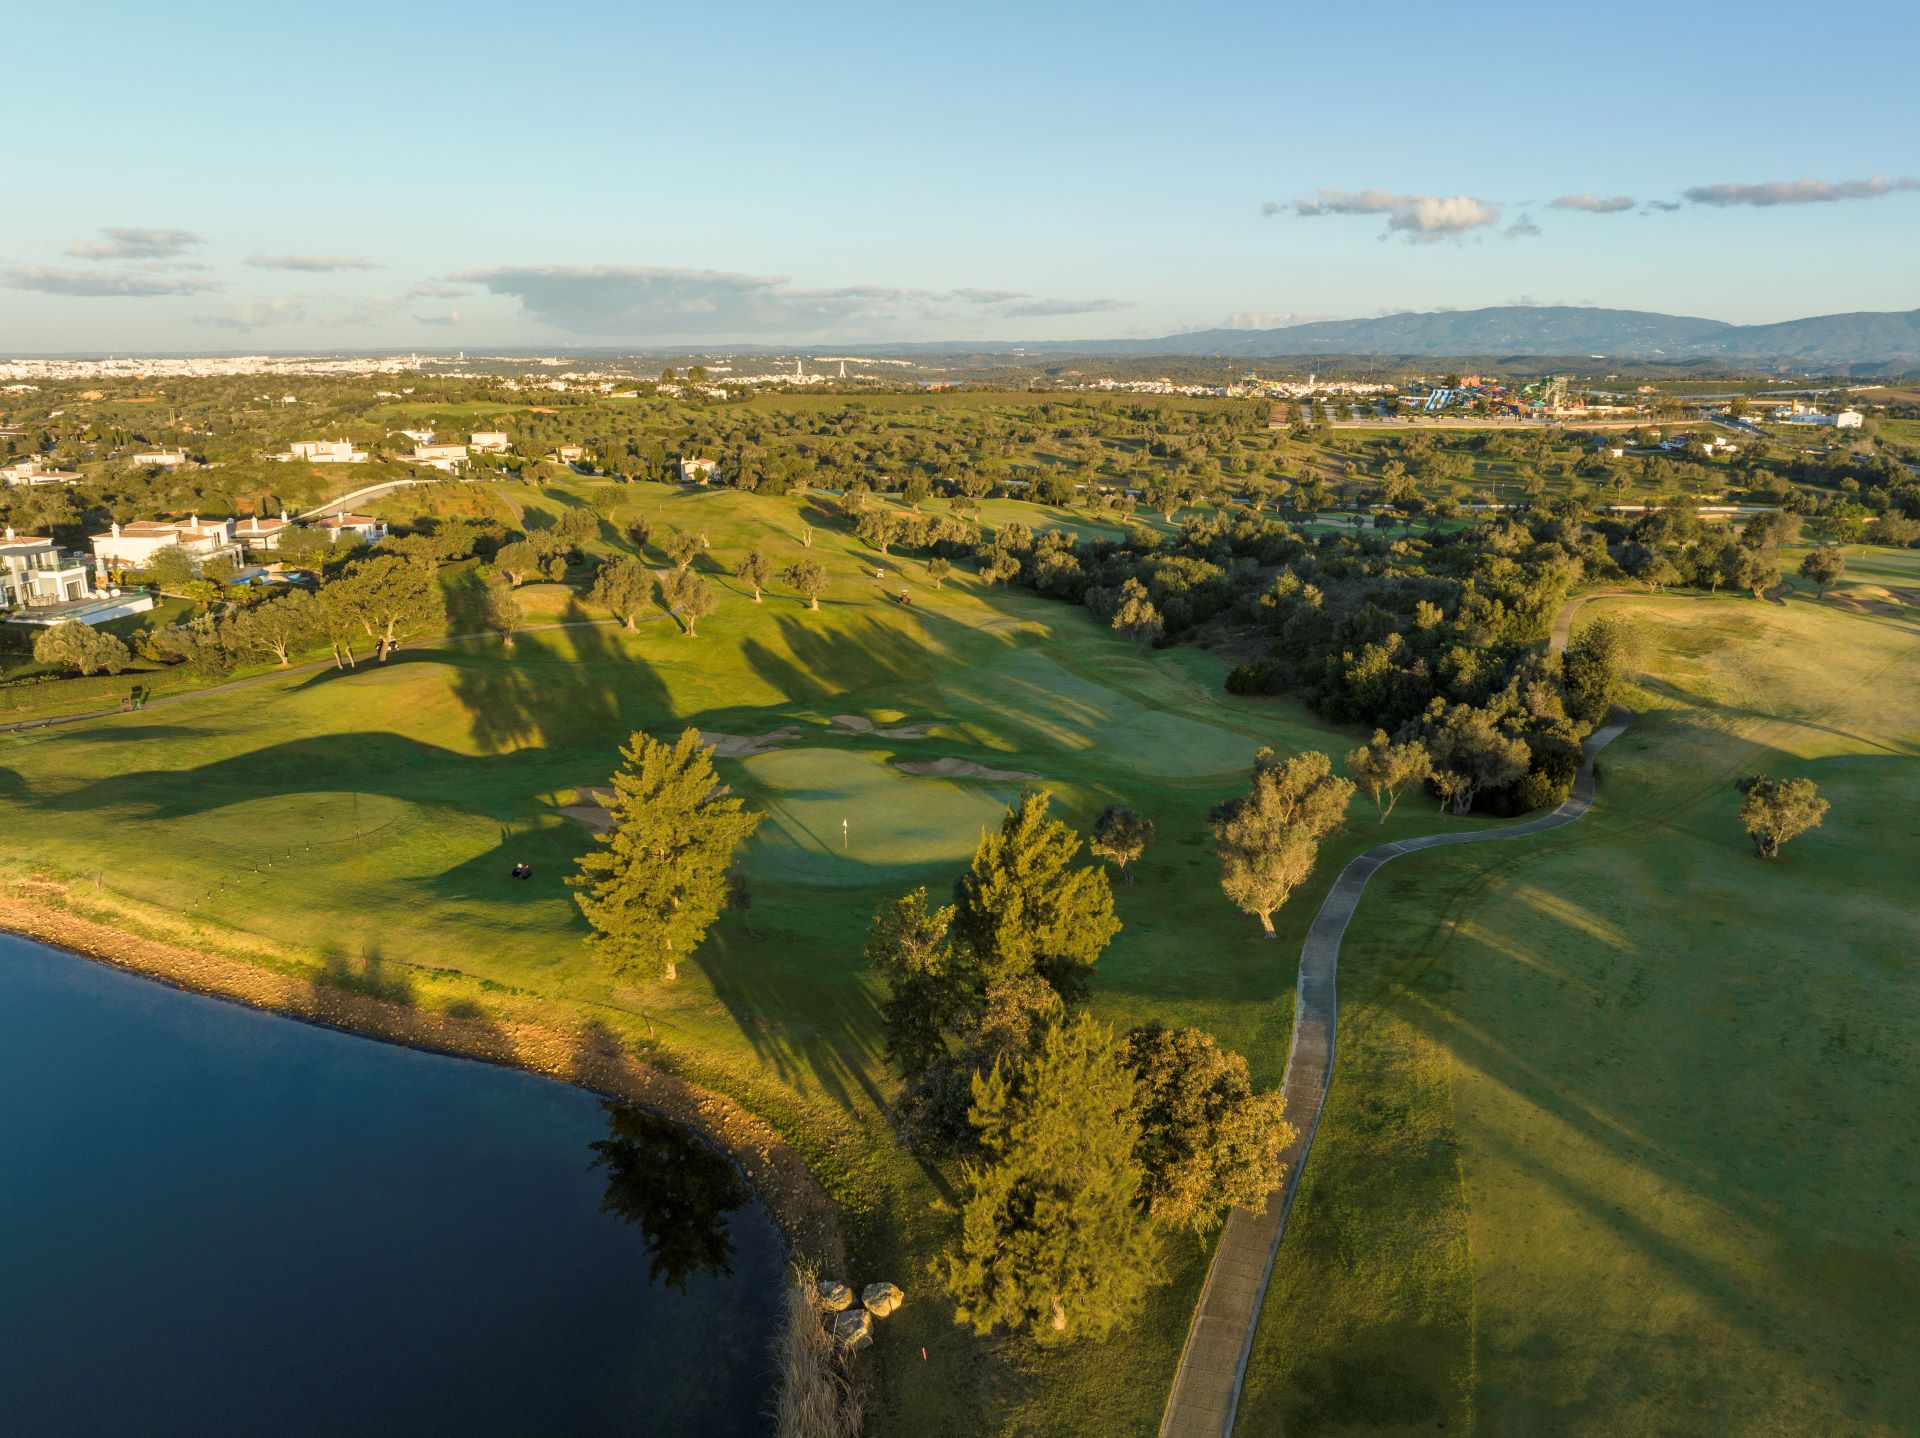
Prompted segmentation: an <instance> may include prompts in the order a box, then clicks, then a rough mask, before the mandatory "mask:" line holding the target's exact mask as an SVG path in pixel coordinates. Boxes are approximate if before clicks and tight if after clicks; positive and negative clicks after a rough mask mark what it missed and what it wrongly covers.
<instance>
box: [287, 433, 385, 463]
mask: <svg viewBox="0 0 1920 1438" xmlns="http://www.w3.org/2000/svg"><path fill="white" fill-rule="evenodd" d="M274 458H276V459H300V460H305V461H306V462H307V463H308V464H365V463H366V462H367V452H366V451H365V450H364V449H355V448H354V447H353V441H352V440H350V439H298V440H295V441H294V442H293V444H292V445H291V446H290V447H289V448H288V450H287V452H286V453H285V454H280V455H275V456H274Z"/></svg>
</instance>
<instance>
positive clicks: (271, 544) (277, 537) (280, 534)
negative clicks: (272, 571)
mask: <svg viewBox="0 0 1920 1438" xmlns="http://www.w3.org/2000/svg"><path fill="white" fill-rule="evenodd" d="M292 528H293V521H292V520H291V519H288V518H287V512H286V511H285V510H284V509H283V510H281V511H280V517H279V518H278V519H262V518H261V517H260V516H259V515H257V514H249V515H248V516H247V517H246V518H245V519H242V520H240V521H238V522H237V523H236V524H235V525H234V526H233V537H234V538H235V539H236V540H238V541H239V543H240V546H241V548H243V549H245V550H246V551H247V553H248V554H258V553H260V552H262V551H264V550H271V549H278V548H279V547H280V541H281V539H282V538H284V537H285V535H286V533H287V531H288V530H290V529H292Z"/></svg>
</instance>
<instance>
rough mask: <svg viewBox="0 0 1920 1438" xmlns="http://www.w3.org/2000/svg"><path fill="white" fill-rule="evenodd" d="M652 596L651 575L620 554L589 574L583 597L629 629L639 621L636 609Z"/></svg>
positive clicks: (629, 557)
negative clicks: (588, 587)
mask: <svg viewBox="0 0 1920 1438" xmlns="http://www.w3.org/2000/svg"><path fill="white" fill-rule="evenodd" d="M652 597H653V576H652V575H651V574H649V573H648V572H647V566H646V565H644V564H642V563H641V562H640V561H639V560H637V559H635V558H634V557H633V556H632V555H631V554H622V555H619V556H617V557H616V558H614V559H612V560H610V561H609V562H608V563H606V564H603V565H601V566H600V572H599V573H598V574H596V575H594V577H593V588H592V589H591V590H589V591H588V593H587V599H588V602H590V603H592V604H597V605H599V606H600V607H601V608H602V609H604V610H606V611H607V612H608V613H610V614H611V615H613V617H614V618H616V619H618V620H619V621H620V623H621V626H622V627H623V628H626V629H632V628H634V627H635V626H636V625H637V624H638V623H639V617H640V611H641V610H642V609H644V608H646V605H647V601H648V600H649V599H650V598H652Z"/></svg>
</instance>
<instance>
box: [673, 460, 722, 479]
mask: <svg viewBox="0 0 1920 1438" xmlns="http://www.w3.org/2000/svg"><path fill="white" fill-rule="evenodd" d="M719 467H720V465H719V462H718V461H716V460H711V459H682V460H681V461H680V482H681V483H682V484H705V483H706V482H707V481H708V480H710V479H712V478H713V472H714V471H715V470H716V469H718V468H719Z"/></svg>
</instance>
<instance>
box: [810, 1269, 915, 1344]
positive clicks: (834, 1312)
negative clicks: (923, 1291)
mask: <svg viewBox="0 0 1920 1438" xmlns="http://www.w3.org/2000/svg"><path fill="white" fill-rule="evenodd" d="M906 1301H907V1295H906V1294H904V1293H902V1292H901V1291H900V1289H899V1288H898V1287H897V1286H895V1285H894V1284H891V1283H869V1284H868V1285H867V1286H866V1287H865V1288H863V1289H861V1290H860V1301H859V1303H857V1304H856V1303H855V1302H854V1301H853V1289H851V1288H850V1287H848V1286H847V1285H846V1284H844V1283H841V1282H839V1281H838V1280H836V1279H831V1278H823V1279H821V1280H820V1285H819V1287H818V1289H817V1290H816V1291H815V1295H814V1303H815V1305H816V1306H817V1307H818V1308H819V1309H820V1311H821V1312H822V1313H823V1314H825V1315H826V1318H827V1325H828V1327H830V1328H831V1329H832V1330H833V1341H834V1342H835V1343H836V1344H838V1345H839V1347H840V1350H841V1351H842V1352H844V1353H858V1352H859V1351H860V1350H861V1349H862V1348H866V1347H868V1346H869V1345H871V1344H872V1342H873V1320H874V1319H876V1318H885V1317H887V1316H888V1315H889V1314H891V1313H892V1312H893V1311H894V1310H895V1309H897V1308H898V1307H899V1306H900V1305H901V1304H902V1303H905V1302H906Z"/></svg>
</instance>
